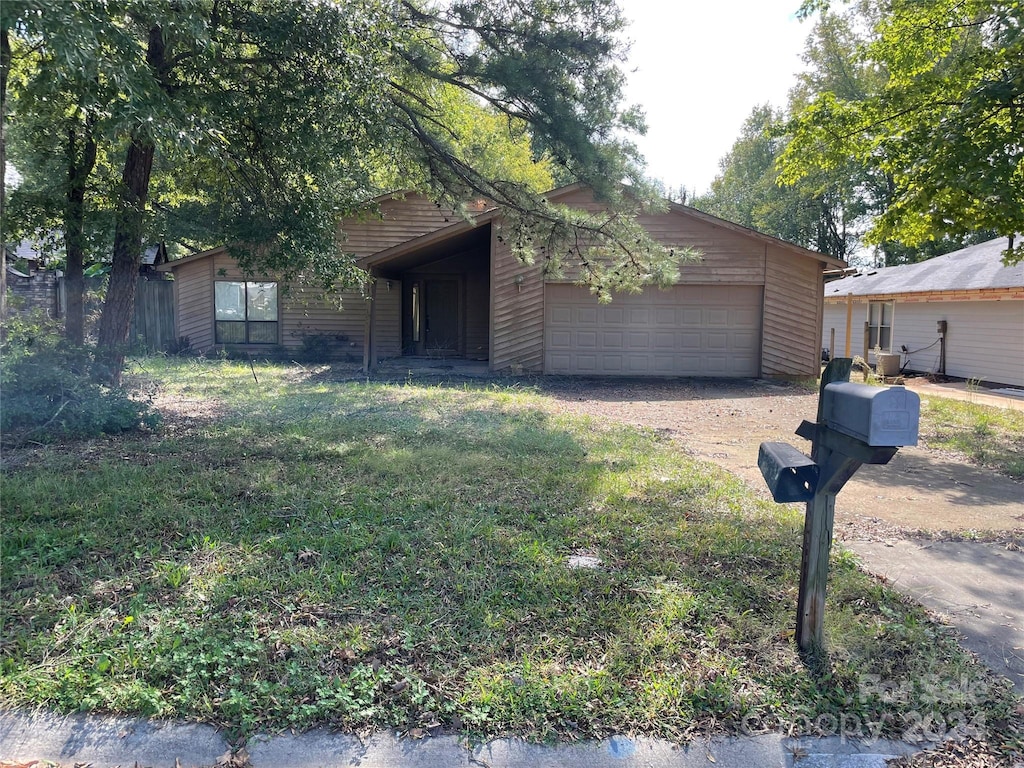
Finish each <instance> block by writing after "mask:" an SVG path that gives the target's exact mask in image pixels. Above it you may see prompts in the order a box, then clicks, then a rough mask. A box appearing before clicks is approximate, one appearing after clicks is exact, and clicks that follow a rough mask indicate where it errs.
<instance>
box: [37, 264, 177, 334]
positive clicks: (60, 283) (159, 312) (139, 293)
mask: <svg viewBox="0 0 1024 768" xmlns="http://www.w3.org/2000/svg"><path fill="white" fill-rule="evenodd" d="M102 283H103V281H102V280H99V279H87V280H86V313H87V314H88V313H89V312H92V311H94V310H98V309H99V306H98V302H97V301H96V298H95V293H93V291H95V290H96V289H97V288H99V287H100V286H101V285H102ZM57 297H58V298H57V302H58V303H57V306H58V315H57V316H58V317H63V316H64V311H65V308H66V307H67V293H66V288H65V285H64V278H58V280H57ZM128 340H129V343H130V344H131V345H132V347H133V349H137V350H139V351H143V350H144V351H146V352H161V351H163V350H165V349H166V348H167V345H168V344H169V343H170V342H173V341H174V283H173V282H172V281H170V280H144V279H142V278H141V277H140V278H139V282H138V285H137V286H136V289H135V316H134V317H133V318H132V325H131V329H130V330H129V332H128Z"/></svg>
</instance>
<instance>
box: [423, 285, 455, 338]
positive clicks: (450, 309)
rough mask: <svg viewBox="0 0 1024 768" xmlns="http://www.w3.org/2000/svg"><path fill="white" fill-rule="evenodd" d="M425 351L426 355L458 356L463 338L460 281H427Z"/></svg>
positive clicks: (424, 328)
mask: <svg viewBox="0 0 1024 768" xmlns="http://www.w3.org/2000/svg"><path fill="white" fill-rule="evenodd" d="M423 310H424V311H423V336H422V338H423V349H422V350H421V354H426V355H457V354H460V352H461V344H460V341H461V339H460V338H459V319H460V318H459V281H458V280H451V279H426V280H424V281H423Z"/></svg>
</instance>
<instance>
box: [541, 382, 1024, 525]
mask: <svg viewBox="0 0 1024 768" xmlns="http://www.w3.org/2000/svg"><path fill="white" fill-rule="evenodd" d="M538 384H539V386H540V388H541V390H543V391H544V392H545V393H546V394H548V395H550V396H551V397H552V398H553V399H554V400H555V403H556V405H555V407H556V408H557V409H558V410H561V411H569V412H573V413H581V414H586V415H588V416H591V417H594V418H606V419H614V420H616V421H620V422H625V423H627V424H634V425H637V426H644V427H649V428H652V429H656V430H658V431H660V432H662V433H663V434H666V435H669V436H671V437H672V438H673V439H675V440H677V441H678V442H679V444H680V445H681V446H682V448H683V449H684V450H686V451H687V452H688V453H690V454H691V455H693V456H694V457H696V458H699V459H704V460H706V461H711V462H714V463H716V464H719V465H721V466H722V467H724V468H725V469H727V470H729V471H730V472H733V473H734V474H736V475H738V476H739V477H741V478H743V480H744V481H746V482H747V483H748V485H749V486H750V487H751V488H752V489H754V490H755V491H756V492H757V493H759V494H761V495H763V496H764V497H766V498H768V497H769V494H768V491H767V488H766V487H765V484H764V480H763V478H762V477H761V473H760V471H759V470H758V468H757V451H758V446H759V445H760V443H761V442H762V441H766V440H775V441H783V442H789V443H791V444H792V445H794V446H796V447H797V448H799V449H800V450H802V451H804V452H805V453H807V452H809V451H810V444H809V443H808V442H807V441H805V440H803V439H802V438H800V437H797V436H796V435H795V434H794V430H795V429H796V427H797V426H798V425H799V424H800V422H801V421H802V420H803V419H808V420H811V421H813V420H814V419H815V416H816V414H817V399H818V395H817V391H813V390H810V389H807V388H805V387H801V386H798V385H794V384H787V383H783V382H770V381H764V380H749V379H747V380H735V379H651V380H639V379H603V378H602V379H596V378H595V379H580V378H561V377H544V378H543V379H539V380H538ZM920 532H927V533H929V534H932V535H939V536H946V535H965V534H966V535H969V536H974V535H976V534H977V533H978V532H985V533H988V534H989V535H991V536H992V537H994V538H1006V537H1011V538H1019V537H1020V535H1022V534H1024V485H1022V484H1021V483H1018V482H1015V481H1014V480H1011V479H1010V478H1008V477H1005V476H1003V475H999V474H997V473H996V472H994V471H992V470H989V469H985V468H982V467H978V466H975V465H973V464H970V463H968V462H967V461H966V460H965V459H964V458H963V457H962V456H959V455H957V454H952V453H948V452H943V451H937V450H933V449H930V448H928V447H927V446H925V445H920V446H917V447H909V448H902V449H900V452H899V453H898V454H897V455H896V457H895V458H894V459H893V460H892V461H891V462H890V463H889V464H888V465H885V466H865V467H862V468H861V469H860V470H859V471H858V473H857V475H856V476H855V477H854V478H853V480H851V481H850V482H849V483H848V484H847V486H846V487H845V488H844V489H843V491H842V492H841V493H840V494H839V496H838V498H837V501H836V536H837V537H838V538H847V539H850V538H859V539H864V538H871V539H877V538H886V537H894V536H899V535H902V534H908V533H920Z"/></svg>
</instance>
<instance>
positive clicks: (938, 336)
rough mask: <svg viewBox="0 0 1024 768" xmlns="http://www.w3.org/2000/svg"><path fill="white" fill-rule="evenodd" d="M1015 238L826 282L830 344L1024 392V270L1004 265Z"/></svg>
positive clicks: (844, 351)
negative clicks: (1023, 388) (889, 355)
mask: <svg viewBox="0 0 1024 768" xmlns="http://www.w3.org/2000/svg"><path fill="white" fill-rule="evenodd" d="M1006 247H1007V238H1005V237H1001V238H996V239H995V240H990V241H988V242H986V243H980V244H978V245H972V246H970V247H968V248H963V249H961V250H959V251H954V252H952V253H947V254H945V255H944V256H937V257H935V258H933V259H928V260H927V261H922V262H920V263H917V264H903V265H900V266H897V267H884V268H882V269H875V270H870V271H866V272H862V273H861V274H858V275H853V276H850V277H844V278H843V279H841V280H836V281H834V282H829V283H826V284H825V316H824V323H823V324H822V346H823V347H824V348H826V349H829V350H830V352H831V353H832V354H833V355H836V356H846V357H849V356H852V355H862V356H864V358H865V360H867V362H869V363H872V364H873V363H874V362H875V352H874V350H875V347H876V346H877V347H878V349H879V350H881V351H882V352H887V353H892V354H899V355H900V364H901V368H902V369H903V370H905V371H912V372H918V373H938V374H943V375H947V376H953V377H957V378H963V379H977V380H980V381H983V382H985V383H993V384H1009V385H1013V386H1024V264H1017V265H1016V266H1012V267H1008V266H1005V265H1004V264H1003V262H1002V253H1003V251H1004V250H1005V249H1006Z"/></svg>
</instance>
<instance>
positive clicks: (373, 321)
mask: <svg viewBox="0 0 1024 768" xmlns="http://www.w3.org/2000/svg"><path fill="white" fill-rule="evenodd" d="M375 370H377V275H375V274H374V273H373V272H371V273H370V308H369V310H368V311H367V314H366V335H365V338H364V339H363V371H365V372H366V373H373V372H374V371H375Z"/></svg>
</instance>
